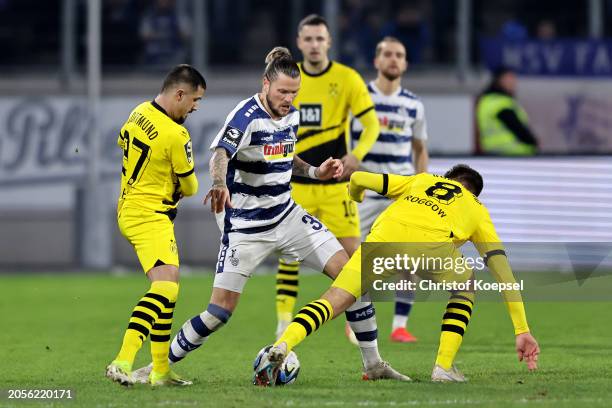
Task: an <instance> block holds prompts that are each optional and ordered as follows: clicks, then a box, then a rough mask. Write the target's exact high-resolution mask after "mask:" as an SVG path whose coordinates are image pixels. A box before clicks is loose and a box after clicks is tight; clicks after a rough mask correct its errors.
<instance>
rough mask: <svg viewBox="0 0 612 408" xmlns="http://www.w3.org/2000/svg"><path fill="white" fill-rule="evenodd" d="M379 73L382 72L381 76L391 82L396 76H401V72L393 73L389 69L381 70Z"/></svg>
mask: <svg viewBox="0 0 612 408" xmlns="http://www.w3.org/2000/svg"><path fill="white" fill-rule="evenodd" d="M381 74H382V76H384V77H385V79H386V80H387V81H391V82H393V81H395V80H396V79H397V78H399V77H401V76H402V74H395V73H391V72H389V71H382V72H381Z"/></svg>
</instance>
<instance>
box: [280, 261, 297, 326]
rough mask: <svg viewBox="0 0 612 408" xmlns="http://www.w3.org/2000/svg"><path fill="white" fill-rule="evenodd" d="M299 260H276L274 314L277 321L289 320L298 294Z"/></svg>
mask: <svg viewBox="0 0 612 408" xmlns="http://www.w3.org/2000/svg"><path fill="white" fill-rule="evenodd" d="M299 270H300V263H299V262H286V261H283V260H282V259H281V260H279V262H278V272H277V273H276V316H277V318H278V320H279V321H290V320H291V318H292V317H293V309H294V308H295V301H296V299H297V294H298V273H299Z"/></svg>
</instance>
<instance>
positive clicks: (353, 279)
mask: <svg viewBox="0 0 612 408" xmlns="http://www.w3.org/2000/svg"><path fill="white" fill-rule="evenodd" d="M399 229H400V230H401V228H399ZM404 232H405V234H404V239H402V240H400V239H398V236H397V235H396V237H395V240H393V241H389V240H385V239H381V238H380V237H379V236H376V234H373V233H370V235H368V237H367V238H366V242H386V243H387V244H386V245H387V246H385V247H382V248H381V247H378V248H376V250H377V253H376V256H385V255H388V256H393V254H396V253H398V252H399V251H398V250H401V251H402V252H403V253H406V254H408V255H409V256H411V257H414V258H419V257H428V258H441V259H448V258H451V259H460V258H462V257H463V254H462V253H461V251H460V250H459V249H458V248H456V247H455V245H454V244H453V242H452V241H450V240H447V239H444V238H442V239H438V240H436V241H434V240H432V239H431V238H433V237H432V236H428V235H427V234H425V235H422V234H421V233H420V232H418V231H416V233H415V231H412V233H411V232H409V231H404ZM400 236H401V235H400ZM402 242H405V243H406V245H396V244H395V245H394V244H393V243H402ZM362 246H363V244H362V245H360V246H359V248H357V251H355V253H354V254H353V256H351V259H349V261H348V262H347V263H346V265H344V267H343V268H342V271H340V274H339V275H338V276H337V277H336V279H335V280H334V282H333V283H332V287H336V288H340V289H344V290H345V291H347V292H349V293H350V294H351V295H353V296H355V298H359V297H360V296H361V295H363V294H364V293H365V292H367V291H368V287H369V286H370V285H369V283H368V278H369V279H370V281H371V280H372V279H374V275H373V274H368V276H366V279H362V274H361V272H362V271H361V254H362ZM370 248H371V247H370ZM387 250H388V251H389V254H386V251H387ZM416 274H417V275H418V276H419V277H420V278H421V279H426V280H431V281H433V282H442V281H446V282H453V281H454V282H465V281H467V280H468V279H469V278H471V277H472V270H471V269H470V268H465V270H464V271H463V272H462V273H457V271H455V270H452V269H451V270H437V271H429V270H418V271H416ZM388 276H389V274H383V275H380V278H383V279H384V278H386V277H388ZM364 283H365V284H366V285H367V287H363V285H362V284H364Z"/></svg>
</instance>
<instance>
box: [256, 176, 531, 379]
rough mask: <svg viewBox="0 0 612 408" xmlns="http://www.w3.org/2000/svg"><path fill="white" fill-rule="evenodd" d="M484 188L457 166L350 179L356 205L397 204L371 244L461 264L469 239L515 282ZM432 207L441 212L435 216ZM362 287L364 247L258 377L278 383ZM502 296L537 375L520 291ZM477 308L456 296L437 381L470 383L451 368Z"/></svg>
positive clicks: (306, 310) (427, 274)
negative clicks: (299, 349)
mask: <svg viewBox="0 0 612 408" xmlns="http://www.w3.org/2000/svg"><path fill="white" fill-rule="evenodd" d="M482 187H483V182H482V177H481V176H480V174H479V173H478V172H476V171H475V170H473V169H472V168H470V167H468V166H466V165H457V166H455V167H453V168H452V169H451V170H449V171H448V172H447V173H446V174H445V176H444V177H440V176H434V175H431V174H424V173H423V174H418V175H415V176H397V175H387V174H373V173H366V172H356V173H354V174H353V175H352V177H351V182H350V186H349V190H350V195H351V198H352V199H354V200H355V201H358V202H359V201H361V200H363V197H364V193H365V190H366V189H367V190H372V191H375V192H377V193H379V194H381V195H383V196H386V197H388V198H390V199H392V200H394V202H393V203H392V204H391V205H390V206H389V207H388V208H387V209H386V210H385V211H384V212H383V213H382V214H381V215H380V216H379V217H378V219H377V220H376V222H375V223H374V226H373V227H372V230H371V233H370V234H369V235H368V237H367V238H366V242H412V243H422V244H421V245H422V246H423V247H422V248H419V250H418V251H417V252H418V253H419V255H420V254H421V253H423V254H424V255H425V256H431V255H435V256H439V255H440V254H439V251H440V248H445V251H446V256H451V257H452V258H453V259H458V258H460V257H461V256H462V255H461V252H460V251H459V250H458V249H457V247H458V246H460V245H461V244H463V243H465V242H466V241H468V240H470V241H472V242H473V243H474V245H475V246H476V249H477V250H478V251H479V253H480V254H481V256H483V257H484V259H485V262H486V263H487V265H488V267H489V269H490V270H491V272H492V274H493V275H494V277H495V279H496V280H497V281H498V282H505V283H514V282H515V279H514V276H513V274H512V270H511V269H510V265H509V263H508V260H507V258H506V254H505V252H504V249H503V245H502V244H501V242H500V240H499V237H498V236H497V233H496V232H495V228H494V226H493V223H492V222H491V218H490V216H489V213H488V211H487V209H486V208H485V207H484V206H483V205H482V204H481V203H480V202H479V201H478V199H477V198H476V197H477V196H478V195H479V194H480V192H481V191H482ZM432 202H433V203H435V205H436V207H438V209H441V210H442V211H433V210H432V208H433V207H434V206H433V204H432ZM427 203H429V205H427ZM442 214H444V216H442ZM445 244H446V245H445ZM417 274H419V275H420V276H421V277H422V278H427V279H430V280H434V281H436V280H438V281H439V280H440V278H445V279H446V278H450V279H453V278H454V279H455V281H457V282H459V281H461V282H465V281H467V279H471V277H470V276H469V275H470V274H462V275H463V276H461V275H459V274H457V273H454V271H417ZM446 280H447V281H448V279H446ZM361 282H362V281H361V247H360V248H359V249H358V250H357V251H356V252H355V254H354V255H353V256H352V257H351V259H350V260H349V262H348V263H347V264H346V265H345V266H344V268H343V269H342V271H341V272H340V274H339V275H338V277H337V278H336V280H335V281H334V282H333V283H332V287H331V288H330V289H329V290H328V291H327V292H325V293H324V294H323V296H322V297H321V298H320V299H317V300H316V301H314V302H311V303H309V304H308V305H306V306H304V307H303V308H302V309H301V310H300V311H299V312H298V313H297V315H296V316H295V318H294V319H293V321H292V322H291V324H290V325H289V326H288V327H287V330H285V332H284V333H283V334H282V336H281V337H280V338H279V339H278V341H277V342H276V343H274V347H272V348H271V349H270V351H269V352H268V355H267V356H266V357H267V358H268V360H269V361H270V363H271V364H270V367H271V368H269V369H268V370H262V372H260V373H258V374H259V376H260V378H261V377H264V378H265V377H268V378H271V379H274V378H273V377H274V375H275V372H276V370H275V369H274V368H275V367H278V366H279V365H280V364H281V363H282V361H283V360H284V357H285V356H286V355H287V353H288V352H289V351H291V350H292V349H293V348H294V347H295V346H296V345H298V344H299V343H301V342H302V341H303V340H304V339H305V337H306V336H307V335H308V334H310V333H312V332H313V331H315V330H316V329H318V328H319V327H320V326H321V325H322V324H323V323H325V322H326V321H327V320H330V319H332V318H333V317H335V316H338V314H339V313H342V312H343V311H344V310H346V309H347V308H348V307H349V306H350V305H351V304H353V303H354V302H355V299H356V298H358V297H360V296H361V295H362V294H363V293H364V292H365V291H366V290H367V288H362V285H361ZM503 296H504V300H505V301H506V305H507V307H508V311H509V313H510V317H511V319H512V323H513V325H514V334H515V335H516V351H517V353H518V357H519V360H521V361H522V360H525V361H526V363H527V366H528V368H529V369H530V370H533V369H536V368H537V359H538V354H539V352H540V349H539V347H538V343H537V341H536V340H535V338H534V337H533V336H532V335H531V334H530V332H529V326H528V325H527V318H526V315H525V309H524V306H523V302H522V300H521V296H520V292H518V291H504V292H503ZM313 304H314V306H315V307H313ZM473 305H474V293H473V292H470V291H455V292H451V295H450V300H449V303H448V304H447V306H446V310H445V314H444V317H443V323H442V333H441V336H440V345H439V349H438V355H437V358H436V363H435V366H434V369H433V372H432V376H431V378H432V380H433V381H455V382H463V381H465V377H464V376H463V374H461V373H460V372H459V370H457V369H456V368H455V366H454V365H453V361H454V358H455V355H456V354H457V351H458V350H459V347H460V345H461V341H462V339H463V334H464V332H465V330H466V328H467V324H468V323H469V320H470V317H471V313H472V307H473ZM319 310H322V311H321V312H318V311H319ZM262 382H263V381H262Z"/></svg>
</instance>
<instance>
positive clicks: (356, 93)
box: [276, 14, 379, 348]
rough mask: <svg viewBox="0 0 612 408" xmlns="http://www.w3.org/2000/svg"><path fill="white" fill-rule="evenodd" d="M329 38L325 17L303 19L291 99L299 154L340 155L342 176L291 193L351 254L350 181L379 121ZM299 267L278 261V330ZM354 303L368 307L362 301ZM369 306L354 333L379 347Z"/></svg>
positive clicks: (285, 319)
mask: <svg viewBox="0 0 612 408" xmlns="http://www.w3.org/2000/svg"><path fill="white" fill-rule="evenodd" d="M331 41H332V40H331V37H330V34H329V30H328V25H327V22H326V21H325V19H324V18H323V17H321V16H318V15H314V14H313V15H309V16H307V17H305V18H304V19H303V20H302V21H301V22H300V23H299V25H298V37H297V46H298V48H299V49H300V51H301V52H302V55H303V58H304V60H303V61H302V62H301V63H300V64H299V66H300V71H301V73H302V86H301V88H300V92H299V93H298V95H297V97H296V99H295V100H294V102H293V104H294V106H295V107H296V108H297V109H298V110H299V111H300V127H299V130H298V134H297V145H296V154H298V155H299V156H300V157H302V158H303V159H304V160H305V161H306V162H307V163H310V164H312V165H313V166H318V165H320V164H321V163H323V162H324V161H325V160H327V159H328V158H330V157H332V158H335V159H341V160H342V162H343V165H344V171H343V174H342V177H341V178H340V180H335V179H332V180H327V181H320V180H313V179H309V178H306V177H297V176H294V177H293V178H292V196H293V199H294V200H295V201H296V202H297V203H298V204H300V205H301V206H302V207H303V208H304V209H305V210H306V211H307V212H308V213H309V214H312V215H313V216H315V217H317V218H318V219H319V220H321V222H323V224H324V225H325V226H326V227H327V228H328V229H329V230H330V231H331V232H332V233H333V234H334V235H335V236H336V238H338V240H339V241H340V243H341V244H342V246H343V247H344V249H345V250H346V251H347V253H348V255H349V256H351V255H352V254H353V252H355V250H356V249H357V247H358V246H359V241H360V229H359V214H358V212H357V206H356V205H355V203H354V202H353V201H352V200H351V199H350V198H349V196H348V192H347V181H348V178H349V177H350V175H351V174H352V173H353V172H354V171H355V170H357V168H358V167H359V164H360V162H361V160H362V159H363V158H364V156H365V155H366V154H367V153H368V152H369V151H370V149H371V148H372V146H373V145H374V143H375V142H376V138H377V137H378V132H379V123H378V118H377V116H376V112H375V111H374V104H373V103H372V99H371V97H370V94H369V92H368V89H367V86H366V84H365V82H364V81H363V79H362V78H361V76H360V75H359V74H358V73H357V72H356V71H355V70H353V69H352V68H349V67H347V66H345V65H343V64H340V63H339V62H337V61H331V60H330V59H329V56H328V52H329V49H330V47H331ZM350 115H352V116H354V117H356V118H357V120H359V121H360V123H361V125H362V127H363V132H362V134H361V137H360V138H359V142H358V143H357V145H356V146H355V148H354V149H353V150H352V151H349V149H348V146H349V134H348V133H349V121H350ZM298 270H299V264H297V263H292V262H286V261H283V260H282V259H281V260H280V263H279V269H278V274H277V286H276V289H277V292H276V294H277V295H276V310H277V317H278V327H277V335H279V334H280V333H282V332H283V331H284V329H285V328H286V327H287V325H288V324H289V323H290V322H291V318H292V315H293V309H294V306H295V300H296V297H297V290H298ZM355 307H356V308H358V309H359V308H365V307H369V306H368V305H367V304H365V303H364V304H362V305H360V304H356V305H355ZM368 310H369V311H370V315H371V317H372V324H370V323H368V324H367V325H366V324H363V325H362V326H364V332H365V333H367V334H364V335H362V334H361V333H356V336H357V338H358V340H360V345H361V346H364V347H371V348H375V346H376V344H375V342H376V339H377V331H376V323H375V319H374V309H373V308H371V307H370V308H369V309H368ZM347 318H349V319H350V317H349V316H347ZM365 326H368V327H365Z"/></svg>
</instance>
